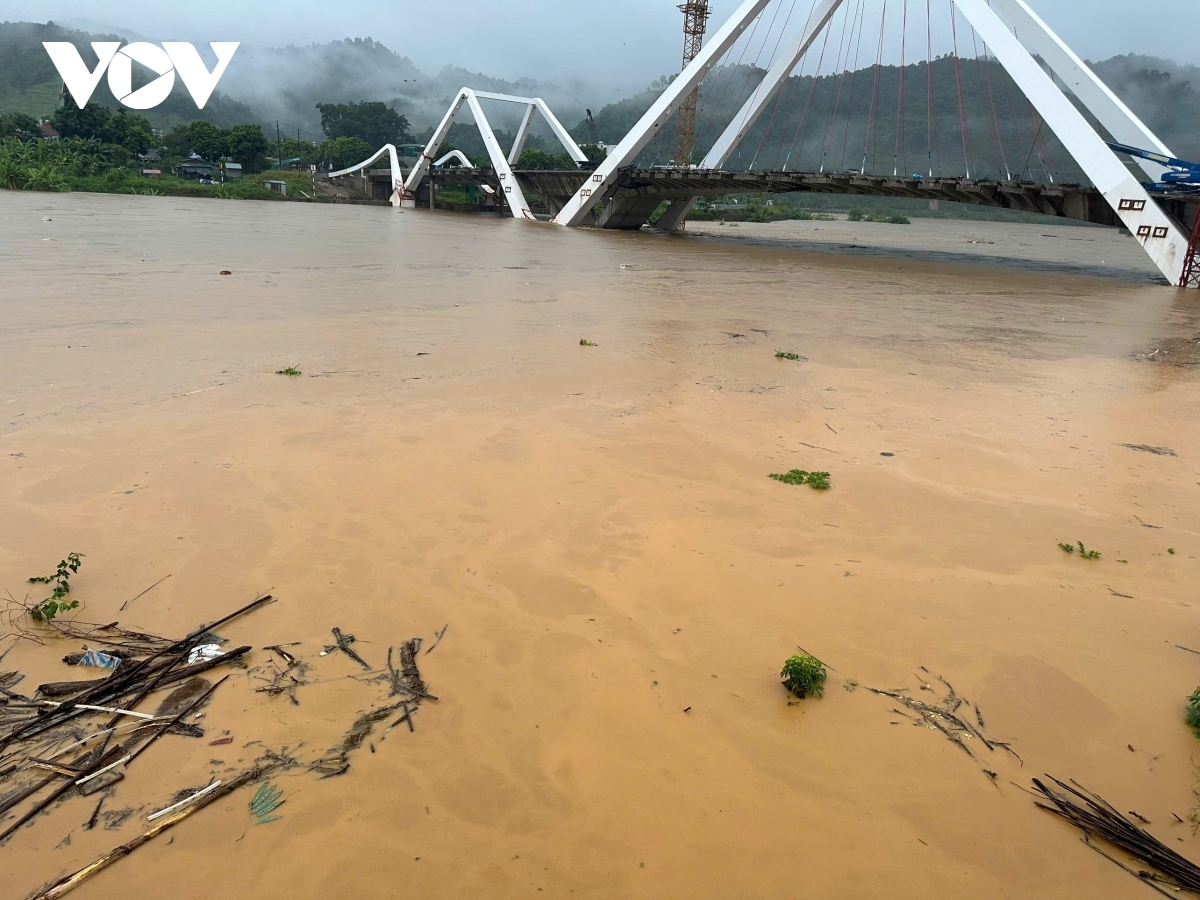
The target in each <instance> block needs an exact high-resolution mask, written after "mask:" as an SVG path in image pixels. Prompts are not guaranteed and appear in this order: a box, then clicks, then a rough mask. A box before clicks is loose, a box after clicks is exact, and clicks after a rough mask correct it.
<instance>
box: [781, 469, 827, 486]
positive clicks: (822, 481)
mask: <svg viewBox="0 0 1200 900" xmlns="http://www.w3.org/2000/svg"><path fill="white" fill-rule="evenodd" d="M767 477H768V478H774V479H775V480H776V481H782V482H783V483H784V484H807V485H808V486H809V487H811V488H812V489H813V490H817V491H827V490H829V473H828V472H805V471H804V470H803V469H792V470H791V471H790V472H784V473H782V474H780V473H779V472H772V473H771V474H770V475H769V476H767Z"/></svg>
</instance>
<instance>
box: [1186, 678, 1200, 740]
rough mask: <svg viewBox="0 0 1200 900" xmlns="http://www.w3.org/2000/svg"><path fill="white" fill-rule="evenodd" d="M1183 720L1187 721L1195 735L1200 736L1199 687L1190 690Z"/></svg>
mask: <svg viewBox="0 0 1200 900" xmlns="http://www.w3.org/2000/svg"><path fill="white" fill-rule="evenodd" d="M1184 721H1186V722H1187V723H1188V725H1189V726H1190V727H1191V729H1192V731H1193V732H1194V733H1195V735H1196V737H1200V687H1198V688H1196V689H1195V690H1194V691H1192V695H1191V696H1190V697H1188V699H1187V713H1186V714H1185V715H1184Z"/></svg>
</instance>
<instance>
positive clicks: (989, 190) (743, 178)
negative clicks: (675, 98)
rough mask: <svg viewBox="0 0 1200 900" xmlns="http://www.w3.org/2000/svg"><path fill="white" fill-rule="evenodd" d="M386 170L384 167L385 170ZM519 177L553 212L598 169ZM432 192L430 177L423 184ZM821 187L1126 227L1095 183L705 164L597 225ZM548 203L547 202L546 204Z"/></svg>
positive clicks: (625, 186) (461, 175) (609, 208)
mask: <svg viewBox="0 0 1200 900" xmlns="http://www.w3.org/2000/svg"><path fill="white" fill-rule="evenodd" d="M383 174H384V173H382V172H381V173H380V175H381V176H382V175H383ZM513 176H514V177H515V178H516V179H517V181H518V182H519V183H520V186H521V190H522V192H523V193H524V194H525V196H527V197H538V198H540V200H541V203H540V204H537V203H536V202H535V203H533V204H532V206H533V207H534V210H535V212H536V213H538V215H539V217H545V218H553V217H554V216H556V215H558V213H559V212H560V211H561V210H562V208H563V206H564V205H565V203H566V201H567V200H569V199H570V198H571V197H572V196H574V195H575V194H576V193H577V192H578V191H579V189H580V188H581V187H582V186H583V185H585V184H586V183H587V182H588V179H589V178H590V177H591V173H590V172H586V171H582V170H579V169H565V170H556V171H545V170H536V169H515V170H513ZM435 177H436V180H437V183H438V184H439V185H442V186H451V185H455V186H460V185H479V186H483V185H487V186H489V187H491V188H492V189H493V190H496V191H498V190H500V188H501V181H500V179H499V177H498V176H497V174H496V173H495V172H493V171H491V170H490V169H439V170H436V173H435ZM419 190H420V191H421V193H422V194H423V197H422V199H423V200H426V201H427V198H428V180H427V179H425V180H423V181H422V183H421V184H420V186H419ZM761 193H771V194H784V193H816V194H843V195H857V196H871V197H897V198H904V199H910V200H945V201H948V202H952V203H967V204H971V205H973V206H984V207H989V208H992V209H1009V210H1017V211H1020V212H1030V213H1040V214H1042V215H1047V216H1055V217H1058V218H1063V219H1074V220H1076V221H1079V222H1090V223H1092V224H1094V225H1108V226H1118V227H1119V226H1121V224H1122V223H1121V220H1120V219H1119V218H1118V217H1117V215H1116V213H1115V212H1114V211H1113V209H1112V207H1111V206H1110V205H1109V204H1108V201H1107V200H1105V198H1104V195H1103V194H1101V193H1100V191H1098V190H1096V188H1094V187H1086V186H1083V185H1073V184H1037V183H1033V182H1019V181H1007V182H1005V181H1001V182H996V181H973V180H971V179H967V178H937V177H934V178H913V177H907V178H896V177H892V176H880V175H861V174H859V173H857V172H852V173H836V174H834V173H828V172H825V173H815V172H722V171H706V170H703V169H683V168H653V169H636V168H629V169H623V170H621V172H620V173H619V175H618V177H617V179H616V183H615V189H614V190H613V191H612V193H611V194H610V195H609V196H608V197H606V198H605V199H604V200H603V201H601V203H600V204H598V205H597V208H596V212H595V214H594V215H595V219H594V221H593V222H592V223H589V224H594V225H597V226H600V227H603V228H617V229H626V230H634V229H638V228H641V227H642V226H643V225H645V224H647V223H648V222H649V220H650V218H651V216H652V215H653V214H654V212H655V211H656V210H657V209H658V208H659V207H660V206H661V205H662V203H663V202H664V201H667V202H670V201H674V200H679V199H686V198H695V197H704V196H720V195H725V194H761ZM1159 203H1160V204H1161V205H1163V206H1165V207H1166V212H1167V214H1168V215H1170V216H1171V217H1172V218H1174V219H1176V220H1177V221H1178V222H1180V223H1181V224H1182V223H1183V222H1185V221H1186V222H1190V221H1192V220H1193V219H1194V218H1195V216H1196V210H1197V205H1198V204H1200V200H1198V199H1197V198H1195V197H1191V198H1186V197H1178V198H1173V199H1167V198H1162V199H1160V200H1159ZM539 206H540V208H538V207H539Z"/></svg>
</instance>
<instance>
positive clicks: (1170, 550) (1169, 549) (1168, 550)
mask: <svg viewBox="0 0 1200 900" xmlns="http://www.w3.org/2000/svg"><path fill="white" fill-rule="evenodd" d="M1167 552H1168V553H1170V554H1171V555H1172V556H1174V555H1175V548H1174V547H1168V548H1167Z"/></svg>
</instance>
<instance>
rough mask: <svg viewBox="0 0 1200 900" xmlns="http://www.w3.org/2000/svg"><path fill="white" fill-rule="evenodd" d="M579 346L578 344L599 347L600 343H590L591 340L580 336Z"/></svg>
mask: <svg viewBox="0 0 1200 900" xmlns="http://www.w3.org/2000/svg"><path fill="white" fill-rule="evenodd" d="M579 346H580V347H599V346H600V345H599V344H594V343H592V342H591V341H589V340H588V339H587V338H580V339H579Z"/></svg>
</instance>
